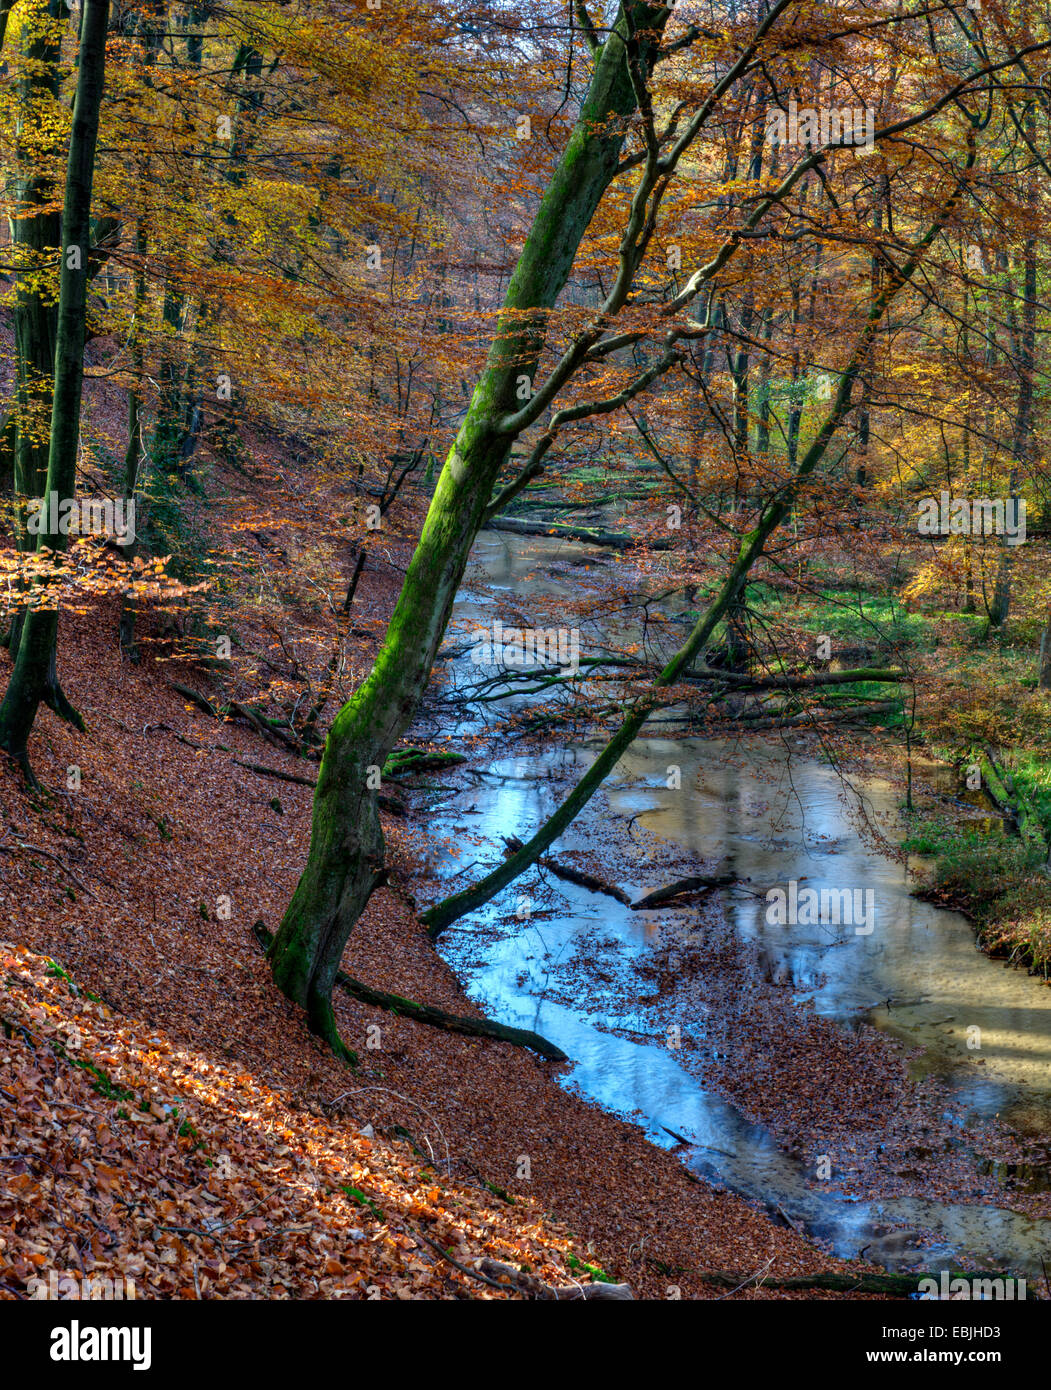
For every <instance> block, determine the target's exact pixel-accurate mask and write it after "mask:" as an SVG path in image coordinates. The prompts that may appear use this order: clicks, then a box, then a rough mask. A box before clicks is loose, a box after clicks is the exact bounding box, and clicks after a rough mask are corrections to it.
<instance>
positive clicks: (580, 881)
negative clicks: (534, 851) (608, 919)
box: [503, 835, 631, 907]
mask: <svg viewBox="0 0 1051 1390" xmlns="http://www.w3.org/2000/svg"><path fill="white" fill-rule="evenodd" d="M503 841H504V844H505V845H506V846H507V852H508V854H517V852H518V851H519V850H520V849H521V848H522V841H521V840H520V839H519V838H518V836H517V835H504V836H503ZM537 863H538V864H540V865H541V866H542V867H543V868H545V869H548V870H550V872H551V873H553V874H554V875H555V877H556V878H564V879H565V880H566V882H567V883H575V884H577V885H578V886H579V887H581V888H590V889H591V891H592V892H593V893H605V894H607V896H609V897H611V898H616V900H617V902H619V903H623V904H624V905H625V907H627V906H629V905H630V903H631V899H630V898H629V897H628V895H627V893H625V892H624V890H623V888H617V887H616V886H615V885H614V884H612V883H607V882H606V881H605V879H601V878H596V877H595V875H594V874H589V873H585V872H584V870H583V869H574V868H573V866H572V865H571V864H560V863H559V862H558V860H557V859H549V858H548V857H547V856H546V855H545V856H544V857H543V858H542V859H538V860H537Z"/></svg>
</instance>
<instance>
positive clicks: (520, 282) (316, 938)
mask: <svg viewBox="0 0 1051 1390" xmlns="http://www.w3.org/2000/svg"><path fill="white" fill-rule="evenodd" d="M631 18H632V21H633V23H634V25H635V27H636V29H639V30H643V29H647V30H650V31H652V33H653V37H654V38H656V35H657V34H658V33H659V31H660V30H662V29H663V26H664V24H665V22H666V20H667V14H666V12H665V11H663V10H661V9H659V8H657V7H651V6H648V5H644V4H635V5H632V6H631ZM627 32H628V31H627V22H626V20H625V17H624V15H623V13H621V15H620V16H619V18H618V22H617V25H616V27H615V28H614V31H613V32H612V33H611V35H610V36H609V37H608V38H607V40H606V42H605V44H604V45H603V47H602V49H601V50H600V51H599V53H598V54H597V56H596V59H595V67H594V71H593V74H592V79H591V84H590V86H589V89H588V94H587V97H586V98H585V101H584V104H583V106H582V108H581V113H580V116H579V118H578V120H577V123H576V125H575V127H574V130H573V132H572V134H571V136H570V139H569V142H568V144H567V146H566V149H565V152H564V153H563V155H562V157H561V159H560V160H559V162H558V164H557V166H556V168H555V169H554V171H553V173H552V176H551V180H550V182H549V184H548V187H547V189H546V191H545V193H544V196H543V198H542V199H541V202H540V206H539V208H538V210H537V214H536V217H535V219H534V222H533V225H532V227H531V229H530V232H529V235H528V237H527V238H526V242H525V245H524V247H523V249H522V254H521V256H520V258H519V261H518V264H517V266H516V268H515V272H514V275H513V276H512V278H511V283H510V285H509V287H508V292H507V297H506V299H505V303H504V311H505V312H504V317H503V319H502V322H501V323H500V325H499V326H498V330H497V335H496V338H495V339H494V342H493V344H492V346H491V348H490V351H489V356H488V360H487V362H486V367H485V370H484V372H483V374H482V377H481V379H480V380H479V382H478V384H477V385H476V387H475V390H474V393H473V396H472V398H471V403H470V407H469V409H468V412H467V416H466V418H465V420H464V422H463V425H462V426H461V428H460V431H459V433H458V435H457V437H456V440H455V442H454V443H453V446H452V448H451V450H450V452H449V456H448V458H447V459H446V462H445V466H444V468H443V469H442V472H441V475H440V477H439V479H438V485H437V487H436V489H435V493H434V498H433V500H432V502H431V505H430V508H429V510H428V513H427V518H426V521H425V522H424V526H423V531H422V534H421V536H420V541H419V544H418V545H417V548H416V552H415V554H414V556H413V559H412V563H411V564H410V566H409V570H408V573H407V575H406V578H405V582H404V584H403V586H402V590H401V594H400V596H399V598H398V602H397V605H396V607H395V610H394V614H393V616H392V618H391V623H390V627H389V629H388V631H387V635H386V639H385V641H384V643H383V647H382V649H381V650H380V653H379V656H378V657H377V660H376V664H375V666H374V667H373V670H372V672H371V674H370V675H369V677H368V678H367V679H366V681H365V682H364V684H363V685H362V686H361V687H360V688H359V689H358V690H357V692H356V693H355V694H354V696H353V697H352V699H351V700H350V701H349V702H348V704H347V705H345V706H344V708H343V709H342V710H341V711H340V713H339V715H338V716H337V718H336V720H335V722H334V724H333V726H332V728H331V730H330V732H329V735H328V739H327V741H326V744H325V752H324V757H323V759H322V764H321V774H320V777H319V779H318V788H317V792H316V795H315V798H314V816H313V825H312V830H311V842H310V852H309V857H308V860H307V866H306V869H305V871H304V873H303V876H302V878H301V879H300V881H299V886H298V887H297V889H296V892H295V895H294V896H293V899H292V902H291V904H290V905H289V908H288V911H287V912H286V914H285V917H284V920H283V922H282V923H281V928H280V930H279V931H278V933H277V935H276V937H275V939H274V942H273V945H272V947H271V952H270V957H271V963H272V968H273V973H274V979H275V981H276V982H277V984H278V985H279V987H280V988H281V989H282V990H283V991H284V992H285V994H287V995H288V996H289V998H291V999H293V1000H295V1001H296V1002H297V1003H299V1004H302V1005H303V1006H304V1007H305V1008H306V1009H307V1014H308V1019H309V1022H310V1026H311V1027H312V1028H313V1029H314V1030H315V1032H318V1033H320V1034H321V1035H322V1036H325V1037H326V1038H327V1039H328V1040H329V1041H330V1042H331V1043H332V1045H333V1046H335V1047H338V1046H339V1040H338V1038H337V1036H336V1030H335V1027H334V1023H333V1017H332V1005H331V994H332V986H333V982H334V980H335V976H336V971H337V969H338V968H339V963H340V958H341V956H342V954H343V949H344V946H345V945H346V942H347V938H348V937H349V935H350V932H351V929H352V928H353V926H354V923H355V922H356V921H357V919H358V917H359V916H360V914H361V911H362V909H363V908H364V905H365V903H366V902H367V901H368V896H369V893H370V891H371V888H372V886H373V885H374V884H375V883H376V882H377V876H378V874H379V873H380V871H381V867H382V859H383V836H382V832H381V829H380V825H379V817H378V813H377V810H376V788H375V785H374V784H375V781H376V776H375V772H374V771H373V772H371V775H370V770H374V769H377V768H381V767H382V766H383V764H384V761H385V759H386V756H387V754H388V753H389V752H390V750H391V749H392V748H393V746H394V743H395V742H396V740H397V739H398V737H399V736H400V735H401V734H402V733H403V732H404V730H405V729H406V727H407V726H408V724H409V722H410V720H411V719H412V716H413V713H414V712H415V710H416V707H417V705H418V703H419V701H420V698H421V696H422V694H423V691H424V689H425V688H426V685H427V681H428V679H429V676H430V671H431V666H432V664H433V661H434V658H435V655H436V653H437V650H438V647H439V645H440V643H441V640H442V636H443V634H444V632H445V628H446V624H447V622H448V619H449V613H450V611H451V608H452V604H453V599H454V598H455V596H456V591H457V589H458V588H459V585H460V581H461V579H462V577H463V572H464V568H465V566H466V563H467V557H468V554H469V552H470V549H471V545H472V543H473V541H474V538H475V536H476V534H477V532H478V530H479V528H480V526H481V524H482V519H483V516H484V513H485V510H486V507H487V506H488V504H489V501H490V498H491V496H492V491H493V486H494V483H495V481H496V478H497V475H498V474H499V471H500V468H501V466H502V464H503V463H504V461H505V460H506V458H507V456H508V454H509V452H510V448H511V445H512V443H513V442H514V438H515V435H514V434H513V433H512V432H510V431H507V430H501V428H500V421H501V420H502V419H503V418H504V417H505V416H507V415H510V414H512V413H513V412H514V411H515V410H516V409H517V408H518V407H519V406H520V404H521V402H520V400H519V399H518V398H517V395H516V391H517V388H518V383H519V379H520V377H522V376H523V375H524V376H528V377H529V379H530V380H531V381H532V380H533V379H534V373H535V371H536V365H537V360H538V358H539V355H540V351H541V349H542V347H543V342H544V333H545V328H546V322H545V319H546V314H545V311H546V310H548V309H550V308H551V307H552V306H553V305H554V303H555V301H556V299H557V298H558V295H559V293H560V292H561V290H562V288H563V287H564V285H565V283H566V281H567V279H568V277H569V272H570V269H571V267H572V264H573V259H574V256H575V255H576V251H577V248H578V246H579V244H580V241H581V238H582V237H583V235H584V232H585V230H586V228H587V226H588V224H589V222H590V221H591V218H592V215H593V214H594V212H595V209H596V208H597V206H598V204H599V200H600V199H601V197H602V195H603V193H604V191H605V190H606V188H607V187H608V186H609V184H610V182H611V180H612V178H613V176H614V174H615V172H616V167H617V161H618V159H619V157H620V153H621V150H622V147H623V143H624V129H625V121H626V119H627V118H628V117H629V116H630V115H631V114H632V113H633V112H634V110H635V104H636V99H635V92H634V89H633V86H632V82H631V76H630V73H629V71H628V66H627V62H626V60H625V35H626V33H627ZM654 56H655V52H654V49H653V48H652V47H647V48H645V50H644V55H643V61H644V62H645V63H647V64H649V65H652V61H653V58H654ZM530 310H536V311H537V312H536V313H535V314H530V313H529V312H528V311H530ZM370 782H372V783H373V785H372V786H370V785H369V783H370Z"/></svg>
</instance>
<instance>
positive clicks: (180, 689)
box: [168, 681, 221, 719]
mask: <svg viewBox="0 0 1051 1390" xmlns="http://www.w3.org/2000/svg"><path fill="white" fill-rule="evenodd" d="M168 684H169V685H170V686H171V688H172V689H173V690H174V691H175V692H176V693H177V694H179V695H181V696H182V697H183V699H184V700H189V701H190V702H191V703H192V704H195V705H196V706H197V708H198V709H199V710H203V711H204V713H205V714H210V715H211V716H212V718H213V719H219V718H220V717H221V716H220V714H219V711H218V710H217V709H216V708H215V706H214V705H213V704H212V702H211V700H209V699H208V698H207V696H205V695H202V694H201V693H200V691H199V690H194V689H193V687H192V686H189V685H182V684H181V683H180V682H179V681H169V682H168Z"/></svg>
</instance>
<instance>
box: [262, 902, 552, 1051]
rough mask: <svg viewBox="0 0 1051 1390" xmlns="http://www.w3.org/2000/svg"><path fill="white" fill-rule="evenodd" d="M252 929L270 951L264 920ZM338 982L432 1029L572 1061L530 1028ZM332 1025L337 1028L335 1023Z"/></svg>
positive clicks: (343, 979) (349, 980) (345, 978)
mask: <svg viewBox="0 0 1051 1390" xmlns="http://www.w3.org/2000/svg"><path fill="white" fill-rule="evenodd" d="M252 931H253V932H254V933H255V936H256V939H257V940H258V942H259V943H260V945H261V946H262V947H263V950H264V951H269V950H270V944H271V942H272V941H273V939H274V936H273V933H272V932H270V931H268V930H267V928H266V926H265V925H264V923H263V922H256V924H255V926H254V927H253V928H252ZM336 984H337V985H339V987H340V989H342V990H345V991H346V993H347V994H350V995H352V996H353V997H354V998H355V999H360V1000H361V1002H362V1003H363V1004H371V1005H373V1006H374V1007H375V1008H379V1009H387V1010H389V1011H390V1012H391V1013H397V1014H404V1016H405V1017H406V1018H411V1019H415V1021H416V1022H417V1023H427V1024H429V1025H430V1026H431V1027H432V1028H441V1029H443V1030H444V1031H445V1032H446V1033H466V1034H469V1035H471V1036H473V1037H479V1038H495V1039H496V1040H497V1041H498V1042H509V1043H513V1044H514V1045H515V1046H516V1047H528V1048H530V1049H531V1050H532V1051H533V1052H538V1053H539V1054H540V1056H541V1057H544V1058H545V1059H546V1060H547V1061H549V1062H565V1061H568V1060H569V1059H568V1058H567V1056H566V1054H565V1053H564V1052H563V1051H562V1049H561V1048H559V1047H556V1046H555V1045H554V1043H551V1042H548V1040H547V1039H546V1038H542V1037H541V1036H540V1034H539V1033H533V1032H531V1031H530V1030H529V1029H526V1028H511V1027H510V1026H508V1025H507V1024H504V1023H493V1022H492V1021H491V1020H490V1019H487V1018H465V1017H462V1016H461V1015H459V1014H447V1013H445V1012H444V1010H442V1009H436V1008H434V1007H433V1006H432V1005H431V1004H415V1003H413V1001H412V1000H411V999H403V998H402V996H401V995H400V994H388V993H387V992H386V991H385V990H382V989H373V988H372V986H371V985H366V984H362V982H361V981H360V980H355V979H354V978H353V977H352V976H350V975H346V974H344V972H343V971H342V970H340V971H337V973H336ZM332 1027H333V1028H334V1027H335V1023H334V1022H333V1024H332Z"/></svg>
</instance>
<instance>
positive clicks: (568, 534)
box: [485, 516, 671, 550]
mask: <svg viewBox="0 0 1051 1390" xmlns="http://www.w3.org/2000/svg"><path fill="white" fill-rule="evenodd" d="M485 526H486V529H487V530H489V531H511V532H512V533H513V534H514V535H516V536H555V537H556V538H558V539H561V540H567V541H580V542H581V543H582V544H584V545H602V546H609V547H610V548H611V549H613V550H630V549H631V548H632V547H633V546H636V545H644V546H645V547H646V548H647V549H648V550H670V549H671V541H670V540H668V539H667V538H666V537H658V538H657V539H655V540H646V539H645V538H644V537H642V536H629V535H626V534H625V533H624V532H623V531H596V530H591V529H590V528H589V527H587V526H567V525H565V524H564V523H563V522H559V521H552V522H546V523H545V522H542V521H522V520H521V519H520V518H518V517H512V516H498V517H493V518H492V520H491V521H487V522H486V523H485Z"/></svg>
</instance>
